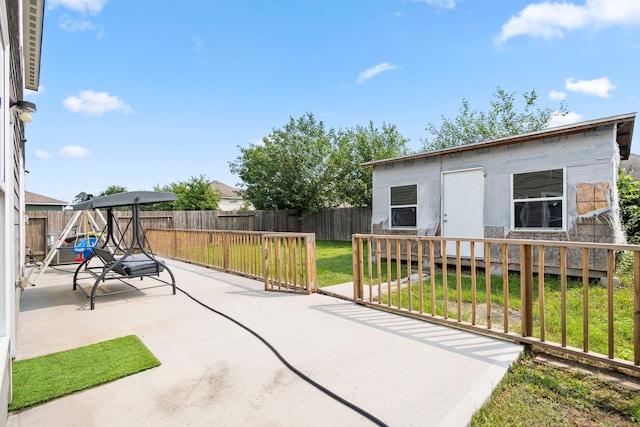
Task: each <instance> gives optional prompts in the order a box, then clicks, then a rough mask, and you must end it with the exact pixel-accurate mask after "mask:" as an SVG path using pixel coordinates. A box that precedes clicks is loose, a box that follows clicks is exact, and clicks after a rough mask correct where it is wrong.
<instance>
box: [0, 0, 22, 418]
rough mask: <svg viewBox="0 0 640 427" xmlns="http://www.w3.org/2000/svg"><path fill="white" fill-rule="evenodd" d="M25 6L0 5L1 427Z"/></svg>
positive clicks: (17, 231) (16, 218) (13, 275)
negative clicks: (15, 104)
mask: <svg viewBox="0 0 640 427" xmlns="http://www.w3.org/2000/svg"><path fill="white" fill-rule="evenodd" d="M21 5H22V2H20V1H18V0H0V45H1V49H0V53H1V57H0V101H1V106H0V406H1V407H2V409H1V410H2V413H0V425H4V424H5V421H6V413H7V412H6V411H7V406H6V403H7V402H9V401H10V400H11V359H12V356H13V355H15V345H16V325H17V314H18V311H19V300H20V295H21V290H22V287H21V286H23V285H24V283H25V281H24V275H23V273H24V194H25V193H24V141H25V138H24V124H23V123H22V121H21V120H19V119H18V117H17V112H16V111H15V108H11V106H10V100H11V99H16V100H20V99H23V80H22V73H23V68H22V50H21V37H20V34H21V21H22V20H21Z"/></svg>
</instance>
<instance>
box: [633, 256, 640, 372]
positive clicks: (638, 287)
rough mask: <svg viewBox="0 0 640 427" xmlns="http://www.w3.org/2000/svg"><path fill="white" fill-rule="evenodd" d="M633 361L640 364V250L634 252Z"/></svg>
mask: <svg viewBox="0 0 640 427" xmlns="http://www.w3.org/2000/svg"><path fill="white" fill-rule="evenodd" d="M633 289H634V291H633V363H635V364H636V365H640V252H637V251H636V252H634V253H633Z"/></svg>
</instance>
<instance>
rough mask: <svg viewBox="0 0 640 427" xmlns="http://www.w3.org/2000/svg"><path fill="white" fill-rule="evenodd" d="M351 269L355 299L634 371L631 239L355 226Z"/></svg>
mask: <svg viewBox="0 0 640 427" xmlns="http://www.w3.org/2000/svg"><path fill="white" fill-rule="evenodd" d="M616 256H625V259H626V262H627V264H629V265H630V266H629V268H628V269H627V271H628V273H627V274H626V275H625V276H624V280H623V282H622V283H618V281H619V280H618V278H615V259H616ZM601 260H604V263H605V268H604V271H602V269H601V268H600V267H599V268H600V270H594V269H595V268H596V267H595V266H596V265H598V264H601V262H600V261H601ZM353 272H354V282H353V283H354V288H353V289H354V299H355V300H356V301H357V302H359V303H361V304H365V305H368V306H374V307H378V308H382V309H385V310H389V311H393V312H397V313H401V314H404V315H409V316H412V317H418V318H421V319H425V320H430V321H435V322H438V323H442V324H447V325H451V326H455V327H458V328H463V329H468V330H473V331H476V332H481V333H484V334H490V335H494V336H498V337H501V338H505V339H509V340H512V341H514V342H518V343H525V344H533V345H536V346H539V347H541V348H542V349H544V350H551V351H556V352H561V353H564V354H568V355H571V356H573V357H580V358H585V359H589V360H592V361H598V362H604V363H606V364H607V365H609V366H613V367H616V368H628V369H631V370H634V371H640V246H636V245H609V244H597V243H591V244H590V243H575V242H557V241H538V240H506V239H475V240H472V239H446V238H443V237H416V236H388V235H369V234H357V235H354V236H353ZM444 272H446V273H447V274H444ZM595 276H602V277H600V278H598V277H595Z"/></svg>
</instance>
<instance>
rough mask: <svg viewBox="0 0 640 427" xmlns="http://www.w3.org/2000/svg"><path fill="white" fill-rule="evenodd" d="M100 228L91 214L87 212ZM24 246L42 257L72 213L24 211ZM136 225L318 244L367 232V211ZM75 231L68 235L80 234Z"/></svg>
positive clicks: (145, 219) (203, 215) (161, 218)
mask: <svg viewBox="0 0 640 427" xmlns="http://www.w3.org/2000/svg"><path fill="white" fill-rule="evenodd" d="M89 214H90V215H92V216H93V217H94V219H95V220H96V221H97V222H98V223H99V224H102V223H101V221H100V218H99V216H97V215H96V212H95V211H91V212H89ZM113 214H114V216H115V217H116V218H117V219H118V221H117V223H118V224H121V225H123V226H124V224H126V222H127V220H128V219H129V218H130V217H131V212H130V211H114V212H113ZM27 215H28V217H29V220H28V222H27V225H26V240H27V246H28V247H29V248H30V249H31V251H32V252H33V253H34V254H36V255H38V256H44V255H46V253H47V234H49V233H61V232H62V230H64V228H65V226H66V225H67V223H68V222H69V220H70V219H71V217H72V216H73V212H72V211H28V212H27ZM140 223H141V225H142V227H143V228H144V229H150V228H161V229H177V230H180V229H184V230H234V231H237V230H241V231H267V232H271V233H281V232H294V233H314V234H315V235H316V238H317V239H320V240H343V241H349V240H351V235H352V234H356V233H369V232H370V231H371V208H335V209H325V210H322V211H320V212H316V213H313V214H308V215H305V216H304V217H302V218H300V217H299V214H298V212H297V211H289V210H286V211H143V212H141V217H140ZM82 231H83V230H82V228H81V227H76V228H75V229H74V230H72V233H73V234H75V233H80V232H82Z"/></svg>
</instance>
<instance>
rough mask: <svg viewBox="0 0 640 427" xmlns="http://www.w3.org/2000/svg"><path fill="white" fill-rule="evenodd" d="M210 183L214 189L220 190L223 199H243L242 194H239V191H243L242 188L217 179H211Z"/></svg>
mask: <svg viewBox="0 0 640 427" xmlns="http://www.w3.org/2000/svg"><path fill="white" fill-rule="evenodd" d="M209 184H210V185H211V188H213V189H214V190H219V191H220V193H221V194H222V198H223V199H231V200H242V196H241V195H240V194H238V192H240V193H242V190H241V189H239V188H233V187H230V186H228V185H227V184H225V183H222V182H220V181H215V180H214V181H211V182H210V183H209Z"/></svg>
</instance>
